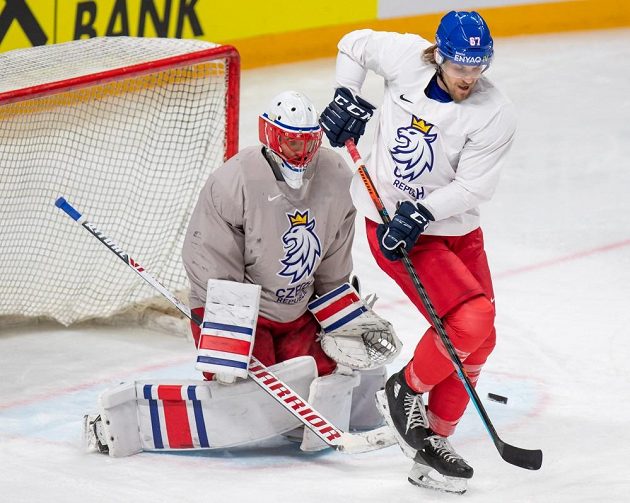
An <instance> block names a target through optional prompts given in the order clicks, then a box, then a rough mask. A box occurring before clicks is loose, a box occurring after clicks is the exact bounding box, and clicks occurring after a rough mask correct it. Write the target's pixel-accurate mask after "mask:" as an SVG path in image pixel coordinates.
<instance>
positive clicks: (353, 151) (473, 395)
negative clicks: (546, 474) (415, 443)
mask: <svg viewBox="0 0 630 503" xmlns="http://www.w3.org/2000/svg"><path fill="white" fill-rule="evenodd" d="M346 148H347V149H348V152H349V154H350V157H352V160H353V161H354V163H355V165H356V166H357V170H358V172H359V176H360V177H361V180H362V181H363V184H364V185H365V188H366V189H367V191H368V193H369V195H370V198H371V199H372V202H373V203H374V205H375V206H376V210H377V211H378V213H379V215H380V217H381V220H382V221H383V223H384V224H386V225H387V224H389V223H390V222H391V218H390V216H389V214H388V212H387V209H386V208H385V205H384V204H383V200H382V199H381V197H380V196H379V194H378V191H377V190H376V186H375V185H374V182H373V181H372V178H371V177H370V174H369V173H368V171H367V167H366V166H365V163H364V162H363V160H362V159H361V154H359V151H358V150H357V147H356V145H355V144H354V140H353V139H352V138H351V139H349V140H348V141H347V142H346ZM400 251H401V253H402V261H403V264H404V266H405V269H406V270H407V272H408V273H409V276H410V277H411V281H412V282H413V284H414V287H415V288H416V291H417V292H418V295H419V296H420V299H421V300H422V304H423V306H424V307H425V309H426V310H427V312H428V313H429V317H430V318H431V324H432V325H433V327H434V328H435V330H436V332H437V333H438V335H439V337H440V340H441V341H442V344H444V347H445V348H446V351H447V352H448V354H449V356H450V358H451V361H452V362H453V366H454V367H455V371H456V372H457V375H458V376H459V378H460V380H461V381H462V384H463V385H464V388H465V389H466V392H467V393H468V396H469V397H470V400H471V401H472V403H473V405H474V406H475V409H477V412H478V413H479V416H480V417H481V421H482V422H483V425H484V426H485V428H486V430H487V431H488V433H489V435H490V437H491V438H492V441H493V442H494V445H495V446H496V448H497V450H498V451H499V454H500V455H501V457H502V458H503V459H504V460H505V461H507V462H508V463H510V464H513V465H515V466H519V467H521V468H526V469H528V470H538V469H539V468H540V467H541V465H542V451H541V450H540V449H536V450H530V449H522V448H520V447H514V446H513V445H510V444H507V443H505V442H504V441H503V440H501V438H499V435H498V434H497V431H496V429H495V428H494V425H493V424H492V421H490V418H489V417H488V413H487V412H486V409H485V408H484V406H483V404H482V403H481V400H480V399H479V395H478V394H477V391H476V390H475V388H474V387H473V385H472V383H471V382H470V379H469V378H468V376H467V375H466V371H465V370H464V367H463V365H462V362H461V360H460V359H459V356H458V355H457V352H456V351H455V348H454V347H453V343H452V342H451V340H450V338H449V336H448V334H447V333H446V330H445V329H444V324H443V323H442V319H441V318H440V317H439V316H438V315H437V312H436V311H435V307H434V306H433V303H432V302H431V299H430V298H429V296H428V294H427V292H426V290H425V288H424V286H423V285H422V283H421V282H420V278H419V277H418V273H417V272H416V269H415V267H414V265H413V263H412V262H411V259H410V258H409V254H408V252H407V250H406V249H405V248H400Z"/></svg>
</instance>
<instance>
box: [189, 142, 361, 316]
mask: <svg viewBox="0 0 630 503" xmlns="http://www.w3.org/2000/svg"><path fill="white" fill-rule="evenodd" d="M351 178H352V171H351V170H350V168H349V167H348V165H347V164H346V163H345V161H344V160H343V158H342V157H341V156H340V155H339V154H337V153H336V152H333V151H332V150H330V149H327V148H323V147H322V148H320V149H319V151H318V152H317V154H316V155H315V157H314V158H313V160H312V161H311V163H310V164H309V166H308V168H307V169H306V172H305V173H304V179H303V180H304V182H303V185H302V187H301V188H299V189H292V188H291V187H289V186H288V185H287V183H286V182H285V181H284V180H278V179H276V176H275V175H274V173H273V171H272V169H271V167H270V166H269V164H268V162H267V160H266V159H265V157H264V155H263V154H262V146H256V147H248V148H245V149H243V150H241V151H240V152H239V153H238V154H236V155H235V156H234V157H232V158H231V159H230V160H228V161H227V162H226V163H225V164H224V165H223V166H221V167H220V168H218V169H217V170H215V171H214V172H213V173H212V174H211V175H210V177H209V178H208V181H207V182H206V184H205V186H204V187H203V189H202V190H201V193H200V195H199V199H198V201H197V205H196V207H195V209H194V211H193V214H192V216H191V219H190V223H189V225H188V229H187V232H186V237H185V240H184V247H183V260H184V267H185V268H186V272H187V274H188V278H189V280H190V286H191V292H190V305H191V307H192V308H195V307H200V306H204V305H205V301H206V285H207V283H208V279H209V278H213V279H225V280H230V281H237V282H239V283H253V284H257V285H260V286H261V287H262V292H261V298H260V314H261V315H262V316H264V317H265V318H267V319H270V320H273V321H279V322H289V321H293V320H295V319H296V318H298V317H299V316H301V315H302V314H304V313H305V312H306V305H307V303H308V302H309V301H310V300H311V299H312V297H313V294H314V293H315V294H317V295H322V294H324V293H327V292H329V291H331V290H333V289H334V288H336V287H338V286H339V285H341V284H342V283H344V282H346V281H348V278H349V276H350V272H351V271H352V255H351V251H352V240H353V238H354V220H355V217H356V210H355V209H354V206H353V205H352V199H351V197H350V190H349V188H350V181H351Z"/></svg>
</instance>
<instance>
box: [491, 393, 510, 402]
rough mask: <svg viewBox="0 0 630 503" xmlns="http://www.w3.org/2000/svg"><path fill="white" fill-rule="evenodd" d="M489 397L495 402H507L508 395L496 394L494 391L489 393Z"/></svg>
mask: <svg viewBox="0 0 630 503" xmlns="http://www.w3.org/2000/svg"><path fill="white" fill-rule="evenodd" d="M488 398H489V399H490V400H492V401H493V402H499V403H507V397H506V396H501V395H496V394H494V393H488Z"/></svg>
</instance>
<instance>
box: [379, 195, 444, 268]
mask: <svg viewBox="0 0 630 503" xmlns="http://www.w3.org/2000/svg"><path fill="white" fill-rule="evenodd" d="M434 220H435V218H433V215H432V214H431V212H430V211H429V210H428V209H426V208H425V207H424V206H422V205H421V204H420V203H415V204H414V203H412V202H411V201H404V202H402V203H400V204H399V205H398V209H397V210H396V214H395V215H394V218H392V221H391V222H390V223H389V224H387V225H386V224H380V225H379V226H378V227H377V228H376V235H377V236H378V244H379V248H380V249H381V252H382V253H383V256H384V257H385V258H386V259H387V260H392V261H394V260H399V259H400V258H402V254H401V253H400V248H405V249H406V250H407V251H409V250H411V248H412V247H413V245H415V244H416V241H417V240H418V238H419V237H420V234H422V233H423V232H424V231H425V230H426V228H427V226H428V225H429V222H433V221H434Z"/></svg>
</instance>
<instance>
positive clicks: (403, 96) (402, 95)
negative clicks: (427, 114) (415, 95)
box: [400, 94, 413, 103]
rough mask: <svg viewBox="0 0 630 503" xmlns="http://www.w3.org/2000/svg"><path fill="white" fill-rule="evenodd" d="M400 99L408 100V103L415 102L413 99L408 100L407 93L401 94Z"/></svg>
mask: <svg viewBox="0 0 630 503" xmlns="http://www.w3.org/2000/svg"><path fill="white" fill-rule="evenodd" d="M400 99H401V100H402V101H406V102H407V103H413V101H411V100H408V99H407V98H405V95H404V94H401V95H400Z"/></svg>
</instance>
